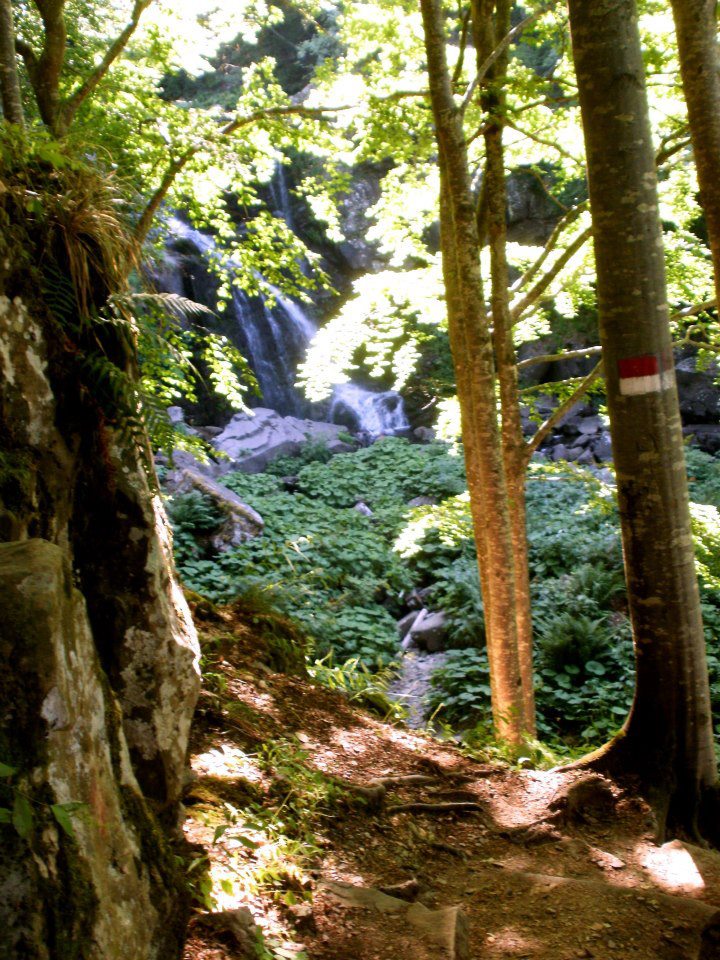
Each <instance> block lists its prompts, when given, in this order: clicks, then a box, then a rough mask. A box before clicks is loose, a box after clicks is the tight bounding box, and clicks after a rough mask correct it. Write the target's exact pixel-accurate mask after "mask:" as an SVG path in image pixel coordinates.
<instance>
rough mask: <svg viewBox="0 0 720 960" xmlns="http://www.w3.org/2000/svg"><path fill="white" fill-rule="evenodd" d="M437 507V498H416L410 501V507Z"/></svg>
mask: <svg viewBox="0 0 720 960" xmlns="http://www.w3.org/2000/svg"><path fill="white" fill-rule="evenodd" d="M436 505H437V499H436V498H435V497H415V498H414V499H413V500H409V501H408V506H409V507H434V506H436Z"/></svg>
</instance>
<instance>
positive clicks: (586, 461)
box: [575, 448, 595, 467]
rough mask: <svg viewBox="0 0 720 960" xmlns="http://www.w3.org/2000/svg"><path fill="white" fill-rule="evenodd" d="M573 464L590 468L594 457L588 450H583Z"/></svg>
mask: <svg viewBox="0 0 720 960" xmlns="http://www.w3.org/2000/svg"><path fill="white" fill-rule="evenodd" d="M575 462H576V463H577V464H579V465H580V466H582V467H589V466H592V465H593V464H594V463H595V457H594V456H593V452H592V450H590V449H589V448H588V449H586V450H583V452H582V453H581V454H580V456H579V457H578V458H577V460H576V461H575Z"/></svg>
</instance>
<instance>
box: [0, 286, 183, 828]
mask: <svg viewBox="0 0 720 960" xmlns="http://www.w3.org/2000/svg"><path fill="white" fill-rule="evenodd" d="M40 313H41V311H40V310H38V315H40ZM53 349H57V348H56V346H55V344H54V343H52V341H50V340H48V339H46V337H45V331H44V328H43V326H42V324H41V323H40V322H39V320H37V319H36V318H35V316H34V315H33V314H32V313H31V311H30V310H29V309H28V308H27V307H26V305H25V304H24V303H23V302H22V301H21V300H20V299H16V300H15V301H13V302H11V301H9V300H8V298H7V297H2V296H0V450H2V451H3V456H2V464H0V466H2V470H1V471H0V537H1V538H2V539H4V540H8V541H12V540H26V539H33V538H42V539H44V540H48V541H50V542H51V543H56V544H57V545H58V546H60V547H61V548H62V549H63V551H64V552H65V558H66V561H67V563H68V565H69V566H70V568H71V569H73V570H74V572H75V577H76V579H77V583H78V586H79V588H80V590H81V591H82V593H83V595H84V597H85V601H86V603H87V607H88V614H89V618H90V623H91V625H92V630H93V635H94V637H95V643H96V646H97V650H98V655H99V658H100V662H101V664H102V667H103V670H104V671H105V674H106V676H107V680H108V682H109V683H110V685H111V687H112V689H113V690H114V691H115V693H116V694H117V696H118V699H119V702H120V705H121V707H122V712H123V722H124V726H125V735H126V737H127V741H128V744H129V746H130V752H131V756H132V760H133V765H134V768H135V773H136V776H137V777H138V779H139V780H140V783H141V785H142V788H143V790H144V791H145V792H146V793H147V795H148V796H150V797H152V798H153V800H155V801H156V802H157V804H158V807H164V808H167V809H168V811H169V810H171V808H172V807H173V806H174V805H175V804H176V803H177V801H178V800H179V797H180V793H181V789H182V783H183V777H184V770H185V764H186V752H187V744H188V738H189V733H190V721H191V718H192V715H193V712H194V709H195V703H196V700H197V696H198V692H199V687H200V678H199V669H198V663H199V656H200V652H199V647H198V642H197V634H196V632H195V628H194V626H193V623H192V618H191V616H190V611H189V609H188V606H187V603H186V602H185V598H184V596H183V594H182V591H181V589H180V587H179V585H178V583H177V580H176V579H175V575H174V567H173V559H172V538H171V533H170V528H169V524H168V522H167V518H166V516H165V512H164V509H163V505H162V498H161V497H160V493H159V491H158V490H157V488H156V487H155V485H154V482H153V479H152V474H151V472H150V470H151V465H150V464H148V463H147V462H145V461H144V460H143V451H142V449H141V448H140V447H139V446H137V445H136V444H134V443H131V442H128V440H127V436H126V435H124V434H123V433H122V432H120V431H114V430H111V429H110V428H108V427H107V425H105V424H103V423H102V422H100V423H98V416H97V409H96V408H95V407H94V405H92V404H88V405H87V406H86V407H84V406H83V405H82V403H81V402H80V401H79V400H78V399H75V400H73V397H74V396H77V392H78V390H79V387H78V383H77V373H76V372H74V371H73V369H72V367H68V366H67V365H65V366H64V367H63V366H62V365H61V360H64V359H65V358H60V359H58V358H57V357H56V356H55V355H54V353H53ZM65 364H67V361H65ZM51 369H52V375H51Z"/></svg>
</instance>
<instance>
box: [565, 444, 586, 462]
mask: <svg viewBox="0 0 720 960" xmlns="http://www.w3.org/2000/svg"><path fill="white" fill-rule="evenodd" d="M584 452H585V451H584V450H583V448H582V447H570V449H569V450H568V452H567V459H568V462H569V463H574V462H575V461H576V460H579V459H580V457H582V456H583V454H584Z"/></svg>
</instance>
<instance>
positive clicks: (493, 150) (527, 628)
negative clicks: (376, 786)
mask: <svg viewBox="0 0 720 960" xmlns="http://www.w3.org/2000/svg"><path fill="white" fill-rule="evenodd" d="M493 8H495V10H496V15H495V18H493ZM472 28H473V39H474V43H475V54H476V58H477V66H478V71H479V70H480V69H481V67H482V65H483V64H484V63H485V61H486V60H487V58H488V57H489V56H490V55H491V54H492V53H493V51H494V50H495V49H496V48H497V46H498V44H499V43H500V42H501V40H502V39H503V37H505V36H506V35H507V34H508V33H509V31H510V3H509V2H508V0H497V2H496V0H473V2H472ZM507 63H508V55H507V51H506V52H505V53H503V54H502V55H501V56H500V57H498V59H497V60H496V61H495V63H494V64H493V66H492V67H490V69H489V71H488V74H487V80H486V83H485V84H484V85H483V88H482V95H481V102H482V106H483V109H484V110H485V112H486V114H487V120H486V123H485V153H486V166H485V183H484V185H483V186H484V192H485V197H486V202H485V223H486V226H487V242H488V244H489V247H490V269H491V283H492V294H491V300H490V302H491V312H492V321H493V345H494V349H495V363H496V368H497V379H498V386H499V391H500V407H501V410H502V449H503V460H504V465H505V477H506V482H507V490H508V506H509V512H510V523H511V527H512V543H513V558H514V573H515V621H516V625H517V642H518V656H519V661H520V676H521V679H522V691H523V713H524V723H525V730H526V731H527V732H528V733H529V734H532V735H534V734H535V732H536V727H535V690H534V678H533V635H532V616H531V612H530V575H529V568H528V548H527V525H526V504H525V473H526V470H527V456H526V452H525V443H524V441H523V428H522V420H521V417H520V393H519V389H518V371H517V364H516V356H515V346H514V344H513V336H512V321H511V318H510V281H509V275H508V263H507V222H506V208H507V188H506V183H505V150H504V146H503V130H504V112H505V106H506V98H505V92H504V89H503V88H504V83H505V76H506V72H507Z"/></svg>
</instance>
